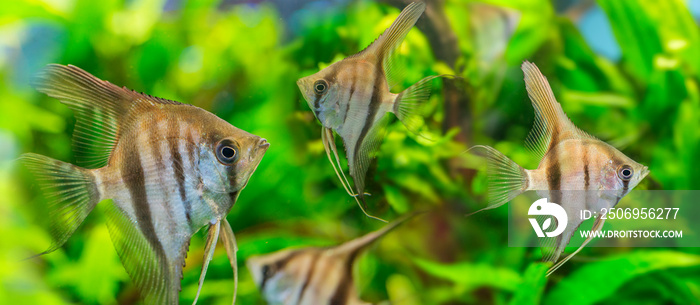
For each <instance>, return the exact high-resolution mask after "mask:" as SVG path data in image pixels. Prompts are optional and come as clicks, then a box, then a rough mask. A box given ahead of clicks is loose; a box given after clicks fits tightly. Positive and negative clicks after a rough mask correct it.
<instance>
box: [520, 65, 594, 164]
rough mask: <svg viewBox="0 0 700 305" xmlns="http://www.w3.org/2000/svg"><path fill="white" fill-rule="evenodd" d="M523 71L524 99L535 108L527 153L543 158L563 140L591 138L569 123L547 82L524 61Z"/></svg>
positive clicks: (532, 66)
mask: <svg viewBox="0 0 700 305" xmlns="http://www.w3.org/2000/svg"><path fill="white" fill-rule="evenodd" d="M522 69H523V73H524V74H525V87H526V89H527V95H528V96H529V97H530V100H531V101H532V106H533V107H534V108H535V124H534V126H533V127H532V131H530V134H529V135H528V137H527V140H526V144H527V145H528V147H529V148H530V149H532V150H533V151H535V152H536V153H537V154H538V156H539V157H542V156H544V154H545V153H546V152H547V151H549V149H550V148H551V147H552V146H553V145H555V144H556V143H559V142H560V141H563V140H565V139H570V138H593V137H591V136H590V135H588V134H587V133H585V132H583V131H581V130H580V129H578V128H577V127H576V126H575V125H574V124H573V123H572V122H571V120H569V117H567V116H566V113H564V110H563V109H562V108H561V105H560V104H559V102H557V100H556V99H555V98H554V93H552V88H551V87H550V86H549V82H547V78H546V77H545V76H544V75H542V73H541V72H540V70H539V69H538V68H537V66H535V64H533V63H531V62H528V61H526V62H524V63H523V65H522Z"/></svg>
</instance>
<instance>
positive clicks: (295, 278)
mask: <svg viewBox="0 0 700 305" xmlns="http://www.w3.org/2000/svg"><path fill="white" fill-rule="evenodd" d="M413 215H416V213H412V214H409V215H408V216H404V217H402V218H400V219H398V220H395V221H394V222H392V223H389V224H387V225H385V226H384V227H383V228H381V229H379V230H377V231H374V232H372V233H369V234H367V235H365V236H362V237H360V238H356V239H353V240H351V241H348V242H346V243H344V244H341V245H338V246H335V247H328V248H316V247H309V248H300V249H284V250H280V251H277V252H273V253H270V254H265V255H261V256H252V257H249V258H248V259H247V260H246V265H247V266H248V270H250V273H251V274H252V275H253V281H254V282H255V284H256V285H257V286H258V289H259V290H260V293H261V294H262V295H263V297H264V298H265V300H266V301H267V302H268V303H269V304H280V305H359V304H370V303H367V302H364V301H362V300H360V298H359V297H358V294H357V290H356V288H355V282H354V280H353V275H352V272H353V265H354V263H355V259H356V258H357V257H358V256H359V255H360V254H362V251H363V250H364V249H366V248H367V247H368V246H369V245H371V244H372V243H373V242H374V241H376V240H377V239H379V238H380V237H382V236H384V235H385V234H387V233H388V232H389V231H391V230H392V229H394V228H396V227H397V226H398V225H400V224H401V223H403V222H404V221H405V220H406V219H408V218H410V217H412V216H413Z"/></svg>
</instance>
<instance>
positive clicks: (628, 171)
mask: <svg viewBox="0 0 700 305" xmlns="http://www.w3.org/2000/svg"><path fill="white" fill-rule="evenodd" d="M633 174H634V170H632V167H631V166H629V165H623V166H621V167H620V169H618V170H617V176H618V177H620V179H622V180H624V181H629V180H630V179H632V175H633Z"/></svg>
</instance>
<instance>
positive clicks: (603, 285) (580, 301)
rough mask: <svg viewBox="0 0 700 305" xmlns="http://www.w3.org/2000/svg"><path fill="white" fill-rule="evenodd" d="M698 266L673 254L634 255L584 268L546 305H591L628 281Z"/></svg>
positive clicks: (695, 258)
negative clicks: (655, 272)
mask: <svg viewBox="0 0 700 305" xmlns="http://www.w3.org/2000/svg"><path fill="white" fill-rule="evenodd" d="M698 265H700V256H698V255H693V254H687V253H682V252H676V251H636V252H632V253H629V254H624V255H620V256H617V257H613V258H611V259H607V260H604V261H600V262H596V263H591V264H587V265H584V266H583V267H581V268H580V269H578V270H577V271H575V272H574V273H572V274H571V275H569V276H567V277H566V278H564V279H563V280H562V281H561V282H559V284H557V285H556V286H555V287H554V289H552V291H551V293H549V295H547V298H546V302H545V304H571V305H585V304H594V303H596V302H599V301H602V300H605V299H606V298H608V297H610V296H611V295H613V293H615V291H616V290H617V289H618V288H620V287H621V286H622V285H623V284H625V283H626V282H627V281H630V280H632V279H634V278H635V277H637V276H639V275H641V274H645V273H649V272H653V271H658V270H664V269H668V268H676V267H690V266H698Z"/></svg>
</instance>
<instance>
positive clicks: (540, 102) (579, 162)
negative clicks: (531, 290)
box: [472, 62, 649, 275]
mask: <svg viewBox="0 0 700 305" xmlns="http://www.w3.org/2000/svg"><path fill="white" fill-rule="evenodd" d="M522 70H523V72H524V74H525V86H526V88H527V93H528V96H529V97H530V100H531V101H532V105H533V107H534V108H535V124H534V127H533V130H532V132H531V133H530V135H529V136H528V139H527V140H526V143H527V144H528V146H529V148H531V149H532V150H533V151H535V152H536V153H537V154H538V155H539V156H540V157H541V161H540V163H539V166H538V167H537V169H533V170H527V169H524V168H522V167H521V166H519V165H518V164H516V163H515V162H513V161H512V160H510V159H508V158H507V157H506V156H505V155H503V154H502V153H501V152H499V151H497V150H496V149H494V148H492V147H489V146H477V147H481V148H484V149H486V151H487V155H486V156H487V162H488V169H487V171H488V173H487V177H488V179H487V180H488V193H489V194H488V197H489V205H488V206H487V207H486V208H483V209H481V210H485V209H492V208H496V207H499V206H501V205H503V204H505V203H507V202H508V201H510V200H512V199H513V198H515V197H516V196H518V195H520V194H521V193H523V192H525V191H529V190H534V191H536V193H537V194H538V196H540V197H542V198H547V199H548V202H551V203H555V204H559V205H561V206H562V207H563V208H564V210H565V211H566V214H567V221H568V225H567V226H566V229H565V230H564V232H563V233H562V234H561V235H559V236H557V237H556V238H550V239H544V240H545V242H543V243H541V246H542V248H543V253H544V259H545V260H546V261H552V262H556V261H557V260H558V259H559V256H560V254H561V253H562V252H563V251H564V249H565V247H566V245H567V244H569V241H570V240H571V237H572V235H573V233H574V232H575V231H576V229H578V227H579V225H580V224H581V223H582V222H583V221H582V220H581V219H580V217H579V212H580V211H581V210H584V209H585V210H589V211H594V212H596V213H598V215H600V212H601V209H603V208H606V209H607V210H609V209H610V208H611V207H614V206H615V205H616V204H617V203H618V202H619V201H620V199H622V197H624V196H625V195H627V194H628V193H629V192H630V191H631V190H632V189H633V188H634V187H635V186H637V184H638V183H639V182H640V181H642V179H644V177H646V175H647V174H649V170H648V168H647V167H646V166H644V165H642V164H639V163H637V162H635V161H634V160H632V159H630V158H629V157H627V156H625V154H623V153H622V152H620V151H619V150H617V149H616V148H614V147H612V146H610V145H609V144H607V143H605V142H603V141H601V140H598V139H597V138H595V137H593V136H591V135H589V134H588V133H586V132H584V131H582V130H580V129H578V128H577V127H576V126H574V124H573V123H572V122H571V120H569V118H568V117H567V116H566V114H565V113H564V111H563V110H562V108H561V105H560V104H559V103H558V102H557V100H556V99H555V98H554V94H553V93H552V89H551V88H550V86H549V83H548V82H547V78H545V76H544V75H542V73H541V72H540V70H539V69H538V68H537V66H535V65H534V64H532V63H530V62H525V63H523V65H522ZM481 210H479V211H481ZM479 211H477V212H479ZM474 213H476V212H474ZM472 214H473V213H472ZM604 222H605V218H602V217H597V218H596V220H595V222H594V224H593V226H592V229H591V231H598V230H600V229H601V228H602V227H603V223H604ZM550 227H552V228H554V227H555V226H553V225H552V226H550ZM592 235H593V234H591V236H592ZM590 240H591V237H588V238H587V239H586V240H585V241H584V242H583V244H582V245H581V246H580V247H579V248H578V249H577V250H576V251H575V252H573V253H572V254H570V255H568V256H567V257H565V258H564V259H562V260H561V261H559V262H557V263H556V264H554V265H553V266H552V267H551V268H550V270H549V271H548V273H547V275H549V274H551V273H552V272H554V271H555V270H556V269H557V268H559V267H560V266H561V265H563V264H564V263H565V262H566V261H568V260H569V259H570V258H571V257H573V256H574V255H575V254H576V253H578V252H579V251H580V250H581V249H583V247H585V246H586V244H588V242H589V241H590ZM544 250H551V251H550V252H549V253H545V251H544Z"/></svg>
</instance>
